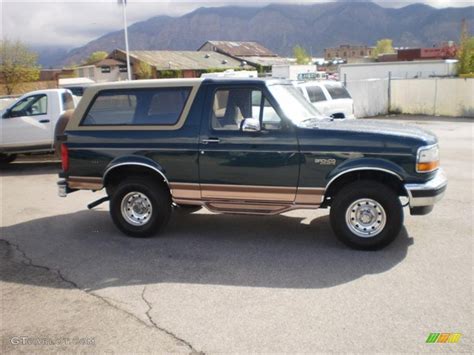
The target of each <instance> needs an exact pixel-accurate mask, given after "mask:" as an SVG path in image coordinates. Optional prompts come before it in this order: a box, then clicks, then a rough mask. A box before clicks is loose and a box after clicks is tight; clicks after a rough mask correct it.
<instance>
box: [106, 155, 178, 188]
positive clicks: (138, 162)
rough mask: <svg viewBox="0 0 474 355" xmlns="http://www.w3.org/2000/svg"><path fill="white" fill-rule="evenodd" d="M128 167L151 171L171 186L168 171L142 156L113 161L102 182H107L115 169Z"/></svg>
mask: <svg viewBox="0 0 474 355" xmlns="http://www.w3.org/2000/svg"><path fill="white" fill-rule="evenodd" d="M126 166H140V167H143V168H147V169H150V170H152V171H154V172H156V173H158V174H159V175H161V177H162V178H163V181H164V182H165V183H166V185H168V186H169V180H168V178H167V177H166V171H165V169H164V168H163V167H162V166H161V165H160V164H159V163H157V162H156V161H154V160H152V159H150V158H147V157H142V156H134V155H132V156H122V157H119V158H116V159H114V160H112V161H111V162H110V163H109V164H108V165H107V167H106V168H105V171H104V174H103V176H102V181H103V182H104V184H105V182H106V179H107V176H108V175H109V174H110V173H111V172H112V171H114V170H115V169H117V168H119V167H126Z"/></svg>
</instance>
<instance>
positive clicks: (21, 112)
mask: <svg viewBox="0 0 474 355" xmlns="http://www.w3.org/2000/svg"><path fill="white" fill-rule="evenodd" d="M75 106H76V104H75V101H74V98H73V95H72V93H71V91H69V90H66V89H48V90H38V91H32V92H29V93H27V94H25V95H23V96H22V97H20V98H19V99H18V100H17V101H15V102H13V103H11V104H10V105H9V106H8V107H7V108H6V109H5V110H4V111H1V112H0V115H1V118H0V131H1V132H2V134H1V136H0V164H7V163H10V162H12V161H13V160H15V158H16V156H17V154H25V153H28V154H29V153H50V152H53V151H54V150H55V130H56V126H57V124H58V122H59V119H60V117H61V116H62V115H64V114H65V113H66V112H68V111H71V110H74V108H75Z"/></svg>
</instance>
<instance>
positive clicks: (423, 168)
mask: <svg viewBox="0 0 474 355" xmlns="http://www.w3.org/2000/svg"><path fill="white" fill-rule="evenodd" d="M438 168H439V160H436V161H430V162H426V163H418V164H416V171H418V172H420V173H421V172H425V173H427V172H430V171H433V170H436V169H438Z"/></svg>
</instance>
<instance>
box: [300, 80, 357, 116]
mask: <svg viewBox="0 0 474 355" xmlns="http://www.w3.org/2000/svg"><path fill="white" fill-rule="evenodd" d="M296 86H297V88H298V90H300V92H301V93H302V94H303V96H304V97H305V99H306V100H308V101H309V102H311V103H312V104H313V105H314V107H316V108H317V109H318V111H319V112H321V113H322V114H323V115H325V116H328V117H333V118H355V116H354V101H353V100H352V97H351V95H350V94H349V92H348V91H347V89H346V88H345V87H344V85H342V83H340V82H338V81H308V82H299V83H296Z"/></svg>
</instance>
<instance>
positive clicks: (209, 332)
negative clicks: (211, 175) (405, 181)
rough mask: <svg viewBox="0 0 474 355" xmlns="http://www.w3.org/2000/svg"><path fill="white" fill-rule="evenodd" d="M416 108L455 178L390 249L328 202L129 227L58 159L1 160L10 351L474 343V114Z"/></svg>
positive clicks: (378, 348) (452, 348)
mask: <svg viewBox="0 0 474 355" xmlns="http://www.w3.org/2000/svg"><path fill="white" fill-rule="evenodd" d="M398 119H399V120H400V119H401V118H400V117H398ZM402 121H403V122H404V123H409V124H417V125H419V126H421V127H423V128H426V129H429V130H431V131H433V132H435V133H436V134H437V135H438V137H439V140H440V147H441V164H442V166H443V167H444V168H445V170H446V171H447V174H448V178H449V186H448V190H447V192H446V195H445V197H444V199H443V200H442V201H441V202H440V203H439V204H438V205H437V206H436V207H435V209H434V211H433V212H432V213H431V214H429V215H427V216H416V217H415V216H414V217H412V216H410V215H409V214H408V210H407V209H405V213H406V214H405V228H404V229H403V230H402V233H401V235H400V236H399V237H398V239H397V240H396V241H395V242H394V243H393V244H392V245H390V246H389V247H387V248H386V249H384V250H381V251H377V252H361V251H354V250H350V249H348V248H347V247H345V246H344V245H342V244H341V243H339V242H338V241H337V240H336V239H335V237H334V236H333V234H332V232H331V229H330V227H329V223H328V222H329V221H328V211H327V210H319V211H309V210H299V211H292V212H288V213H285V214H284V215H280V216H272V217H256V216H237V215H219V214H213V213H210V212H208V211H206V210H204V209H203V210H200V211H198V212H196V213H192V214H189V213H186V212H185V211H181V210H178V211H176V212H175V213H174V214H173V216H172V218H171V221H170V224H169V225H168V227H167V229H166V231H165V232H164V234H163V235H161V236H158V237H156V238H151V239H132V238H127V237H124V236H123V235H122V234H121V233H120V232H118V231H117V229H116V228H115V227H114V225H113V224H112V221H111V220H110V218H109V214H108V205H107V204H103V205H100V206H99V207H97V208H96V209H94V210H87V208H86V205H87V204H88V203H90V202H92V201H94V200H96V199H97V198H99V197H101V196H102V195H103V192H102V191H101V192H98V193H95V194H94V193H92V192H85V191H80V192H77V193H74V194H72V195H70V196H68V198H66V199H63V198H60V197H57V187H56V181H57V179H58V178H57V171H58V169H59V164H58V163H57V162H55V161H54V160H51V159H52V157H40V158H35V159H28V158H25V159H21V160H19V161H17V162H14V163H12V164H11V165H9V166H4V167H2V171H1V201H2V204H1V218H2V219H1V241H0V251H1V254H0V255H1V256H0V257H1V273H0V278H1V280H0V282H1V294H2V312H1V314H2V320H1V328H2V329H1V333H2V344H3V345H2V346H3V352H19V351H23V352H36V353H37V352H45V353H49V352H52V351H81V352H82V351H83V352H97V351H100V352H123V353H126V352H132V351H133V352H145V351H147V352H151V351H154V352H204V353H235V352H240V353H248V352H254V353H255V352H260V353H262V352H266V353H275V352H292V353H294V352H301V353H314V352H321V351H326V352H389V351H390V352H428V351H429V352H431V351H434V352H472V350H473V348H472V334H473V322H472V319H473V318H474V317H473V306H472V305H473V297H472V282H473V279H472V275H473V268H472V267H473V264H472V263H473V258H472V255H473V254H472V245H473V243H472V237H473V230H472V227H473V172H474V170H473V169H474V167H473V135H474V132H473V127H474V126H473V123H474V121H472V120H471V121H469V120H464V119H442V118H433V119H432V120H431V119H430V118H427V117H415V118H407V119H403V120H402ZM432 332H440V333H442V332H448V333H449V332H454V333H462V337H461V340H460V342H459V343H457V344H426V343H425V340H426V338H427V337H428V335H429V333H432Z"/></svg>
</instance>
